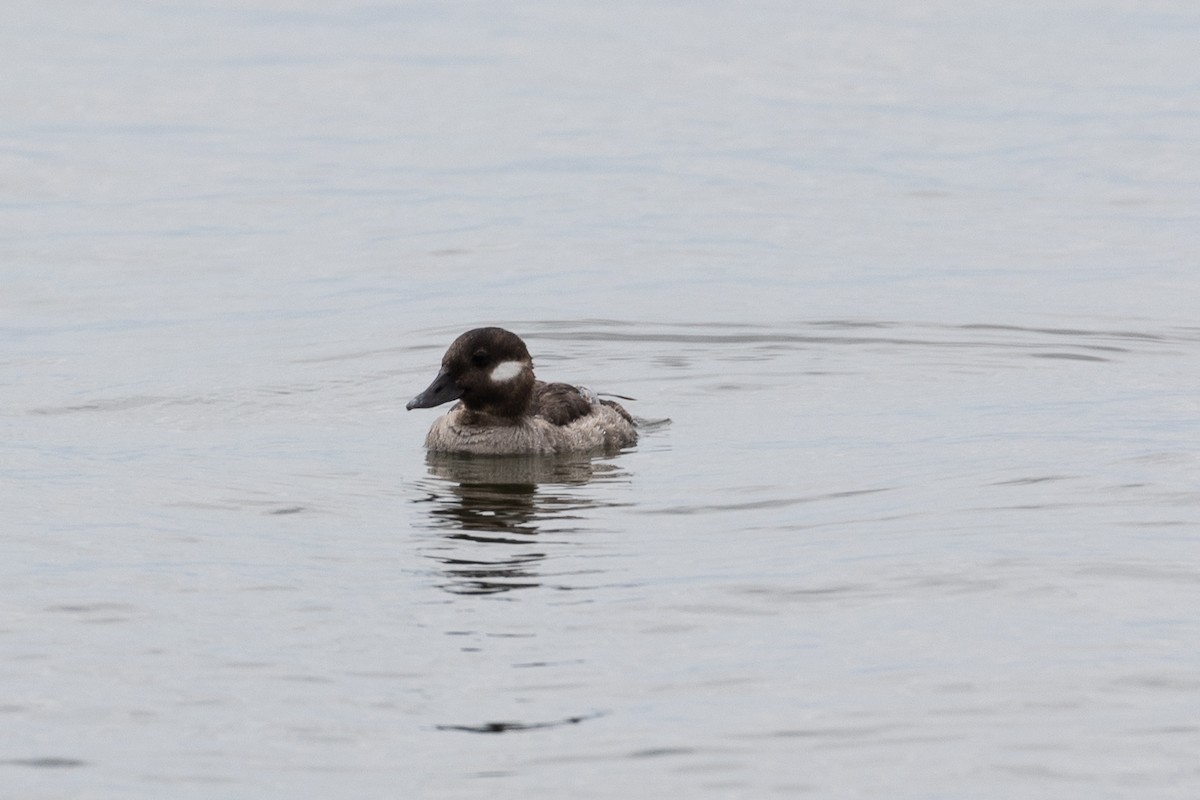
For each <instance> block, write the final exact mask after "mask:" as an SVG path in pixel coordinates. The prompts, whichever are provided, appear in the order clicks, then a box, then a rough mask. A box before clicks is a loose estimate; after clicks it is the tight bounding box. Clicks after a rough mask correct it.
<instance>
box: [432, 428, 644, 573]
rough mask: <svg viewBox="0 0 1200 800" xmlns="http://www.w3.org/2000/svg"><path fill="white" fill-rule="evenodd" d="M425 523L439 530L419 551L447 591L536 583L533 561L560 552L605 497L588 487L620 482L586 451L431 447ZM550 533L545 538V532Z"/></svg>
mask: <svg viewBox="0 0 1200 800" xmlns="http://www.w3.org/2000/svg"><path fill="white" fill-rule="evenodd" d="M426 461H427V462H428V464H429V473H430V475H431V476H432V479H427V480H426V481H423V483H424V484H425V486H426V487H427V489H428V495H427V497H426V499H425V502H427V503H429V504H430V506H429V520H430V522H431V523H432V525H431V527H432V528H433V529H434V530H436V531H438V532H439V533H440V534H441V535H440V536H439V537H438V538H437V539H436V540H433V541H431V543H430V545H429V547H428V549H427V550H426V555H427V556H429V557H431V558H433V559H434V560H435V561H437V562H438V563H439V564H440V565H441V568H442V570H443V571H444V573H445V576H446V578H447V579H448V580H447V582H446V583H445V584H444V585H443V586H442V588H444V589H445V590H446V591H448V592H450V593H452V594H495V593H497V592H507V591H512V590H514V589H527V588H532V587H535V586H539V585H541V584H542V581H543V578H542V576H541V575H539V572H541V569H540V565H541V564H542V562H543V561H545V560H546V559H547V558H549V557H550V556H551V555H552V554H556V555H558V556H563V555H565V554H566V553H565V551H564V550H562V548H563V547H567V546H568V542H569V539H564V540H560V539H559V538H558V537H559V536H560V535H563V534H570V533H575V532H577V531H580V530H583V529H585V528H588V527H591V526H590V525H589V515H588V514H587V510H588V509H599V508H601V507H603V506H606V505H612V503H611V502H608V503H606V502H603V501H601V500H599V499H598V498H597V497H596V496H595V494H594V493H593V492H591V491H589V490H583V491H580V490H581V489H582V488H583V487H584V486H586V485H587V484H588V483H590V482H592V481H593V480H595V481H598V482H606V481H614V480H615V481H624V480H627V478H628V473H627V472H625V471H624V470H622V469H620V468H619V467H618V466H617V465H616V464H613V463H608V462H604V461H600V462H593V461H592V460H591V459H589V458H588V457H586V456H580V455H574V456H553V455H548V456H490V457H486V458H481V457H479V456H473V455H465V454H461V453H438V452H430V453H429V454H428V455H427V456H426ZM547 536H548V537H549V539H547V538H545V537H547Z"/></svg>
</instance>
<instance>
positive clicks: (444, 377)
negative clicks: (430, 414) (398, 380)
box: [405, 369, 463, 411]
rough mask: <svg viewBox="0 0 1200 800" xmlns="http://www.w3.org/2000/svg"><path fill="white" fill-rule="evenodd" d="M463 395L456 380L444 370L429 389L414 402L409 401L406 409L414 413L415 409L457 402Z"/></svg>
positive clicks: (414, 399) (413, 400)
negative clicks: (452, 401)
mask: <svg viewBox="0 0 1200 800" xmlns="http://www.w3.org/2000/svg"><path fill="white" fill-rule="evenodd" d="M462 393H463V390H462V389H460V388H459V386H458V384H456V383H455V382H454V379H453V378H452V377H450V375H448V374H447V373H446V370H444V369H443V370H442V371H441V372H439V373H438V374H437V377H436V378H434V379H433V383H431V384H429V388H428V389H426V390H425V391H423V392H421V393H420V394H419V395H417V396H416V397H414V398H413V399H412V400H409V401H408V405H406V406H405V408H407V409H408V410H409V411H412V410H413V409H414V408H433V407H434V406H440V405H441V404H442V403H449V402H450V401H451V400H457V399H458V398H460V397H462Z"/></svg>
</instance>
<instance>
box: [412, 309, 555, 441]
mask: <svg viewBox="0 0 1200 800" xmlns="http://www.w3.org/2000/svg"><path fill="white" fill-rule="evenodd" d="M533 384H534V377H533V359H532V358H530V357H529V350H528V349H527V348H526V347H525V343H524V342H523V341H521V337H519V336H517V335H516V334H515V333H513V332H511V331H506V330H504V329H503V328H475V329H474V330H470V331H467V332H466V333H464V334H463V335H462V336H459V337H458V338H457V339H455V340H454V342H453V344H451V345H450V349H449V350H447V351H446V355H444V356H443V357H442V369H441V371H440V372H438V374H437V377H436V378H434V379H433V383H431V384H429V388H428V389H426V390H425V391H423V392H421V393H420V394H419V395H417V396H416V397H414V398H413V399H412V400H409V401H408V405H407V406H405V407H406V408H407V409H409V410H410V411H411V410H412V409H414V408H433V407H434V406H440V405H441V404H442V403H448V402H450V401H451V400H462V402H463V405H465V406H466V407H467V408H468V409H470V410H472V411H478V412H481V413H486V414H492V415H494V416H497V417H505V418H514V419H515V418H516V417H519V416H521V415H522V414H524V413H525V411H526V410H527V409H528V408H529V403H530V401H531V400H532V398H533Z"/></svg>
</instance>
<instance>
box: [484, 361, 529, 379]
mask: <svg viewBox="0 0 1200 800" xmlns="http://www.w3.org/2000/svg"><path fill="white" fill-rule="evenodd" d="M524 370H525V364H524V363H523V362H521V361H501V362H500V363H499V364H497V365H496V366H494V367H492V371H491V372H490V373H489V377H490V378H491V379H492V380H493V381H495V382H496V383H503V382H504V381H511V380H512V379H513V378H515V377H517V376H518V375H520V374H521V373H522V372H523V371H524Z"/></svg>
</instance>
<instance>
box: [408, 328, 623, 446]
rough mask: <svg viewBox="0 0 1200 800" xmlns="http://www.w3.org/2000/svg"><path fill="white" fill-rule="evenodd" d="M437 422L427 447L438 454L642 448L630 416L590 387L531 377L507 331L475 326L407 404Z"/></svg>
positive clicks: (525, 353) (524, 353)
mask: <svg viewBox="0 0 1200 800" xmlns="http://www.w3.org/2000/svg"><path fill="white" fill-rule="evenodd" d="M450 400H459V401H460V402H459V403H457V404H456V405H455V406H454V407H453V408H451V409H450V412H449V413H448V414H446V415H444V416H441V417H438V418H437V420H435V421H434V423H433V427H432V428H430V429H429V435H428V436H426V437H425V446H426V447H427V448H429V449H430V450H433V451H437V452H457V453H480V454H491V455H517V454H532V453H568V452H582V451H588V450H617V449H620V448H622V447H628V446H629V445H631V444H634V443H636V442H637V431H636V430H635V429H634V426H633V417H631V416H629V412H628V411H626V410H625V409H624V408H622V407H621V406H620V405H618V404H617V403H614V402H613V401H611V400H601V399H600V398H598V397H596V395H595V394H594V393H593V392H591V391H590V390H588V389H585V388H583V387H580V386H571V385H569V384H566V383H543V382H542V381H539V380H536V379H535V378H534V377H533V359H532V358H530V357H529V350H528V349H526V347H525V343H524V342H523V341H521V339H520V337H519V336H517V335H516V334H515V333H512V332H510V331H506V330H504V329H503V328H476V329H475V330H471V331H467V332H466V333H464V334H463V335H462V336H459V337H458V338H457V339H455V340H454V343H453V344H451V345H450V349H449V350H447V351H446V355H445V356H443V357H442V369H441V371H440V372H438V374H437V377H436V378H434V379H433V383H431V384H429V388H428V389H426V390H425V391H423V392H421V393H420V394H419V395H417V396H416V397H414V398H413V399H412V400H409V401H408V405H407V406H406V407H407V408H408V409H409V410H410V411H411V410H412V409H414V408H433V407H434V406H439V405H441V404H442V403H446V402H449V401H450Z"/></svg>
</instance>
